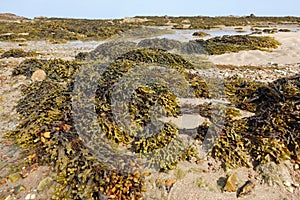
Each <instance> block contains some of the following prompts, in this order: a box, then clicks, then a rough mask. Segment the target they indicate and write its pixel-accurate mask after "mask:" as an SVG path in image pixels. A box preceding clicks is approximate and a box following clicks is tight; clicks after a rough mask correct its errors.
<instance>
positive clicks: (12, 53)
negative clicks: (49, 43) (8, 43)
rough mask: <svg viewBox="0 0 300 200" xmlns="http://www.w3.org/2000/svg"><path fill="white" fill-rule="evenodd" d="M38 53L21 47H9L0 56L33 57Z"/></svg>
mask: <svg viewBox="0 0 300 200" xmlns="http://www.w3.org/2000/svg"><path fill="white" fill-rule="evenodd" d="M37 55H38V53H36V52H33V51H29V52H26V51H24V50H23V49H10V50H8V51H5V52H4V53H3V54H2V55H1V56H0V58H9V57H13V58H21V57H34V56H37Z"/></svg>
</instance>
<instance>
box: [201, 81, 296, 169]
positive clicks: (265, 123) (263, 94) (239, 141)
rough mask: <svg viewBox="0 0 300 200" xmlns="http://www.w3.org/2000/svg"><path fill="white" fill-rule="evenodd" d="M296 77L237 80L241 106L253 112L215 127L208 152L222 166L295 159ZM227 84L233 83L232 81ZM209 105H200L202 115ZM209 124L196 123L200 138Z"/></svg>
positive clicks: (256, 164) (232, 166)
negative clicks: (214, 136)
mask: <svg viewBox="0 0 300 200" xmlns="http://www.w3.org/2000/svg"><path fill="white" fill-rule="evenodd" d="M299 81H300V78H299V75H296V76H293V77H287V78H282V79H278V80H276V81H273V82H271V83H269V84H260V85H259V84H256V83H253V82H251V81H249V82H248V83H247V81H245V80H243V81H242V82H240V81H239V84H237V85H235V86H236V87H237V88H239V89H242V90H241V91H242V92H240V91H239V90H235V91H236V92H237V91H239V92H238V93H237V94H238V95H240V97H241V98H240V100H242V99H243V98H245V99H247V101H243V102H242V105H243V106H241V108H242V109H247V110H251V111H253V112H255V115H254V116H251V117H246V118H242V119H238V120H233V119H232V120H229V121H227V122H226V124H225V125H224V127H223V128H222V129H216V130H215V131H217V135H219V137H218V138H215V139H216V143H214V145H213V147H212V149H211V154H212V156H213V157H215V158H217V159H219V160H221V161H222V164H223V167H224V168H236V167H240V166H246V167H252V166H253V167H255V166H258V165H259V164H261V163H267V162H270V161H272V162H276V163H280V162H281V161H283V160H286V159H293V160H295V161H296V162H299V157H298V156H299V153H298V152H299V142H300V132H299V130H300V129H299V128H300V127H299V123H297V122H298V121H299V108H300V106H299V105H298V104H299V92H300V87H299ZM233 83H237V82H235V81H234V82H233ZM240 83H243V85H240ZM253 84H254V85H253ZM251 85H252V86H251ZM228 86H230V88H234V87H235V86H234V84H233V85H227V87H228ZM241 86H242V87H241ZM249 86H250V87H249ZM253 86H255V87H253ZM243 90H244V91H243ZM238 99H239V98H237V100H238ZM240 100H238V101H236V100H235V101H236V102H239V101H240ZM238 105H239V103H238ZM240 105H241V104H240ZM249 108H250V109H249ZM209 109H211V108H209V107H206V108H205V109H201V110H202V113H203V114H202V115H204V116H207V117H210V116H211V113H210V112H209ZM203 111H204V112H203ZM212 123H214V122H212ZM209 128H210V124H203V125H202V126H199V127H198V130H197V132H198V134H197V136H196V138H197V139H200V140H203V139H204V137H205V135H206V133H207V131H208V129H209Z"/></svg>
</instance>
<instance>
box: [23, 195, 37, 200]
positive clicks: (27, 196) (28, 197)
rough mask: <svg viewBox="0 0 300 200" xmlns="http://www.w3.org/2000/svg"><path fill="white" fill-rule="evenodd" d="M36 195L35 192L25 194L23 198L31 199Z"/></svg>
mask: <svg viewBox="0 0 300 200" xmlns="http://www.w3.org/2000/svg"><path fill="white" fill-rule="evenodd" d="M35 197H36V195H35V194H27V195H26V197H25V200H31V199H35Z"/></svg>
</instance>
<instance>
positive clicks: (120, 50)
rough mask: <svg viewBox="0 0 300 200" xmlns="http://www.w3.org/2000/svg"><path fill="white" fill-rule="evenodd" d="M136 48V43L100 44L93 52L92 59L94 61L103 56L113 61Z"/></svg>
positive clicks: (91, 53)
mask: <svg viewBox="0 0 300 200" xmlns="http://www.w3.org/2000/svg"><path fill="white" fill-rule="evenodd" d="M135 48H136V43H134V42H123V41H122V42H107V43H104V44H100V45H99V46H98V47H97V48H96V49H95V50H93V51H91V52H90V57H91V59H93V60H96V59H97V58H99V57H100V58H101V56H102V57H105V58H109V59H112V60H113V59H116V58H117V57H119V56H121V55H122V54H124V53H127V52H128V51H132V50H133V49H135Z"/></svg>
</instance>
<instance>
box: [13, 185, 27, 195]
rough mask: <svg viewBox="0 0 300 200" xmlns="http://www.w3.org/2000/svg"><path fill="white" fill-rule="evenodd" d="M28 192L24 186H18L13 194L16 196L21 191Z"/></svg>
mask: <svg viewBox="0 0 300 200" xmlns="http://www.w3.org/2000/svg"><path fill="white" fill-rule="evenodd" d="M24 190H26V188H25V187H24V186H23V185H18V186H17V187H15V189H14V191H13V193H14V195H17V194H19V193H20V192H21V191H24Z"/></svg>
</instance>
